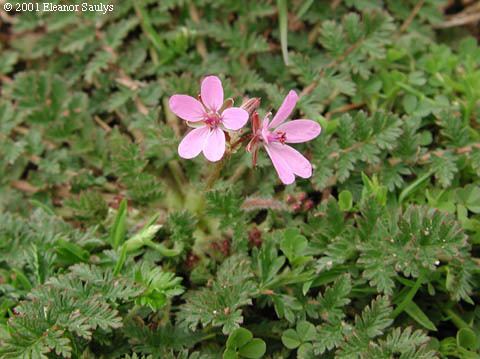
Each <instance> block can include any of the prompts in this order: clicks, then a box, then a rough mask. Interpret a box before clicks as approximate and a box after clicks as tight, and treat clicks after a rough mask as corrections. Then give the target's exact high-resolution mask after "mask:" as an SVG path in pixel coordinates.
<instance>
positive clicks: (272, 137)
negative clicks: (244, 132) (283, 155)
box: [263, 131, 287, 144]
mask: <svg viewBox="0 0 480 359" xmlns="http://www.w3.org/2000/svg"><path fill="white" fill-rule="evenodd" d="M263 140H264V141H265V142H267V143H270V142H280V143H281V144H285V141H286V140H287V134H286V133H285V132H284V131H276V132H268V133H267V135H266V136H264V137H263Z"/></svg>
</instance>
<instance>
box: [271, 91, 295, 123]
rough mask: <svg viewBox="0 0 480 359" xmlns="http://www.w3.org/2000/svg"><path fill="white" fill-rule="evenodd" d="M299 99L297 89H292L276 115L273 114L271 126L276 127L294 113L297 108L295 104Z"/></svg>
mask: <svg viewBox="0 0 480 359" xmlns="http://www.w3.org/2000/svg"><path fill="white" fill-rule="evenodd" d="M297 101H298V95H297V93H296V92H295V91H293V90H291V91H290V92H289V93H288V95H287V97H285V100H283V103H282V105H281V106H280V108H279V109H278V111H277V113H276V114H275V116H273V120H272V122H270V126H269V127H270V128H275V127H277V126H278V125H280V124H281V123H283V122H284V121H285V120H286V119H287V118H288V116H290V114H291V113H292V111H293V109H294V108H295V105H296V104H297Z"/></svg>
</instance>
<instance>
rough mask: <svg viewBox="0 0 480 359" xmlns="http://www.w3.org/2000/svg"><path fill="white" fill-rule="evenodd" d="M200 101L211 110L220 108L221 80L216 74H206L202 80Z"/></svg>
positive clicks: (221, 101) (221, 95)
mask: <svg viewBox="0 0 480 359" xmlns="http://www.w3.org/2000/svg"><path fill="white" fill-rule="evenodd" d="M200 93H201V96H202V102H203V103H204V104H205V106H207V108H209V109H210V110H212V111H218V110H220V107H222V105H223V87H222V81H220V79H219V78H218V77H217V76H207V77H205V79H204V80H203V81H202V89H201V92H200Z"/></svg>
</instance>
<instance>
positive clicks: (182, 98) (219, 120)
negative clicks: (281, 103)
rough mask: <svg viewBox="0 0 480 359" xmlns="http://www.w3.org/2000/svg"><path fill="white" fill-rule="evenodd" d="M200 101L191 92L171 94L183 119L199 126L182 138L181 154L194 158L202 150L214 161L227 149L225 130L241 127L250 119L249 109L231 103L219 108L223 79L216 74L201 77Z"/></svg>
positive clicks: (179, 151)
mask: <svg viewBox="0 0 480 359" xmlns="http://www.w3.org/2000/svg"><path fill="white" fill-rule="evenodd" d="M200 94H201V96H200V98H201V101H202V102H200V101H198V100H197V99H195V98H193V97H191V96H188V95H173V96H172V97H170V100H169V106H170V110H171V111H172V112H173V113H174V114H175V115H177V116H178V117H180V118H181V119H183V120H185V121H189V122H194V123H195V125H199V126H195V127H196V128H195V129H194V130H192V131H190V132H189V133H188V134H187V135H186V136H185V137H184V138H183V140H182V142H180V145H179V146H178V154H179V155H180V157H183V158H187V159H190V158H194V157H196V156H198V155H199V154H200V152H202V151H203V154H204V156H205V157H206V158H207V160H209V161H212V162H215V161H218V160H220V159H221V158H222V156H223V154H224V153H225V133H224V132H223V131H226V130H232V131H235V130H239V129H240V128H242V127H243V126H245V124H246V123H247V121H248V117H249V115H248V112H247V111H245V110H244V109H243V108H239V107H230V108H227V109H225V110H223V111H222V112H220V110H221V108H222V105H223V87H222V82H221V81H220V79H219V78H218V77H216V76H208V77H206V78H205V79H204V80H203V81H202V86H201V91H200Z"/></svg>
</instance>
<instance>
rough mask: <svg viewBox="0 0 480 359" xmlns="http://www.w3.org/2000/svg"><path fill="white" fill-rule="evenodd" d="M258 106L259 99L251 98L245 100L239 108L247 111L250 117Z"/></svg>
mask: <svg viewBox="0 0 480 359" xmlns="http://www.w3.org/2000/svg"><path fill="white" fill-rule="evenodd" d="M259 106H260V98H258V97H252V98H249V99H248V100H246V101H245V102H244V103H243V104H242V106H240V107H241V108H243V109H244V110H245V111H247V112H248V114H249V115H251V114H252V112H253V111H255V110H256V109H257V108H258V107H259Z"/></svg>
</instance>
